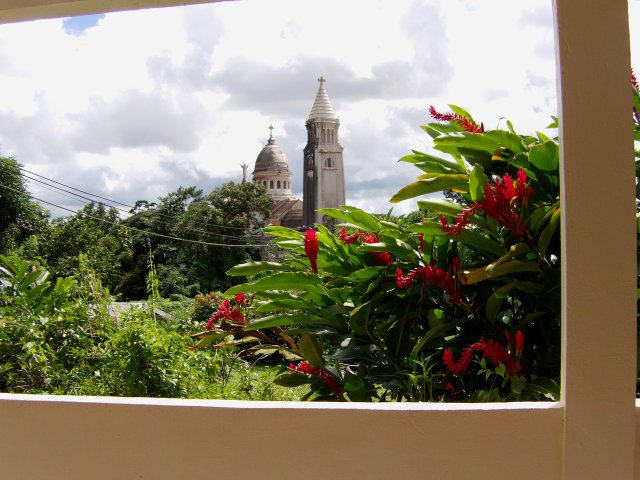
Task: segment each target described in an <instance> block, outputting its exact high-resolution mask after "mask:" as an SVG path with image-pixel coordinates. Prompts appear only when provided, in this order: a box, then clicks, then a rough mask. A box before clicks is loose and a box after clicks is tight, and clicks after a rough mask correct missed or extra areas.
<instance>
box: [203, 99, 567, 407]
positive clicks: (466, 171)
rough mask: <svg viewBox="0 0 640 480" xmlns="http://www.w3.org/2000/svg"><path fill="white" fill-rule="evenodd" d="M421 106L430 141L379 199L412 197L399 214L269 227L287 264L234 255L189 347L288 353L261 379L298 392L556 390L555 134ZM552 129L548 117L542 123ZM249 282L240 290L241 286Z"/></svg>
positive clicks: (537, 393)
mask: <svg viewBox="0 0 640 480" xmlns="http://www.w3.org/2000/svg"><path fill="white" fill-rule="evenodd" d="M450 107H451V109H452V110H453V111H452V112H451V113H445V114H442V113H438V112H437V111H436V110H435V108H433V107H432V108H431V110H430V113H431V115H432V117H433V118H434V119H435V120H436V122H434V123H431V124H429V125H427V126H424V127H422V128H423V130H424V131H425V132H426V133H427V134H428V135H429V136H430V137H431V138H432V141H433V148H434V149H435V150H436V151H439V152H441V153H445V154H447V155H448V156H449V158H443V157H442V156H438V155H436V154H432V153H425V152H419V151H414V152H413V153H411V154H410V155H407V156H405V157H403V158H402V159H401V160H400V161H402V162H407V163H411V164H413V165H415V166H416V167H417V168H418V169H420V170H421V171H422V174H421V175H420V176H419V177H418V180H417V181H416V182H414V183H411V184H410V185H407V186H406V187H404V188H403V189H401V190H400V191H399V192H398V193H397V194H396V195H395V196H394V197H393V198H392V202H399V201H402V200H406V199H410V198H414V197H418V196H422V195H426V194H431V193H436V192H453V195H449V196H450V197H452V198H453V200H451V199H430V198H423V199H421V200H419V201H418V206H419V207H420V209H421V210H422V211H423V213H424V220H423V221H420V222H417V223H413V224H409V225H407V224H406V223H404V222H401V223H396V222H394V221H391V218H378V217H376V216H374V215H371V214H369V213H367V212H365V211H363V210H360V209H358V208H353V207H348V206H346V207H342V208H339V209H324V210H322V213H323V214H325V215H328V216H331V217H333V218H335V219H336V220H337V221H338V222H342V224H341V225H338V227H339V230H336V231H330V230H328V229H327V228H325V227H324V226H322V225H315V228H314V229H309V230H307V231H306V232H305V233H301V232H297V231H294V230H291V229H288V228H284V227H279V226H277V227H268V228H266V229H265V233H267V234H268V235H271V236H272V237H273V238H274V242H275V243H277V245H278V246H279V247H280V248H281V249H282V250H284V251H285V252H288V256H287V257H286V261H283V262H281V263H275V262H264V261H262V262H248V263H244V264H240V265H237V266H236V267H234V268H232V269H231V270H230V271H229V272H228V273H229V274H230V275H232V276H246V277H248V281H246V282H245V283H244V284H241V285H238V286H235V287H232V288H231V289H229V290H228V291H227V292H226V293H227V294H228V295H233V294H235V295H236V298H235V299H233V300H232V299H227V300H226V301H224V302H222V303H221V304H220V307H219V309H218V311H217V312H215V313H214V314H213V315H212V316H211V318H210V320H209V322H208V324H207V328H206V330H205V331H203V332H201V333H199V334H197V335H195V336H194V337H195V338H196V346H195V348H203V347H204V346H206V345H210V344H212V343H214V344H216V345H217V347H218V348H224V347H229V346H238V345H241V346H243V347H244V348H243V350H242V351H241V355H249V354H252V355H259V356H263V355H267V354H271V353H274V352H278V353H279V354H280V355H282V357H284V358H285V359H286V361H287V362H289V365H288V367H287V366H283V368H282V371H281V374H280V375H279V376H278V377H277V378H276V379H275V382H276V383H278V384H280V385H285V386H298V385H307V386H308V392H307V394H306V395H305V396H304V398H305V399H314V400H332V399H333V400H351V401H388V400H397V401H402V400H414V401H453V400H456V401H459V400H471V401H495V400H525V399H527V400H537V399H543V398H551V399H556V398H557V397H558V390H559V388H558V380H559V371H560V368H559V359H560V232H559V228H558V226H559V221H560V201H559V178H558V175H559V173H558V169H559V147H558V143H557V140H556V139H554V138H550V137H548V136H547V135H545V134H543V133H542V132H537V133H536V135H535V136H533V135H519V134H517V133H516V132H515V130H514V129H513V126H512V125H511V123H510V122H507V123H506V125H507V130H491V131H485V129H484V126H483V125H482V124H477V123H476V122H475V121H474V120H473V118H472V117H471V115H470V114H469V113H468V112H466V111H465V110H464V109H462V108H460V107H457V106H454V105H451V106H450ZM551 126H554V125H551ZM249 295H250V297H249Z"/></svg>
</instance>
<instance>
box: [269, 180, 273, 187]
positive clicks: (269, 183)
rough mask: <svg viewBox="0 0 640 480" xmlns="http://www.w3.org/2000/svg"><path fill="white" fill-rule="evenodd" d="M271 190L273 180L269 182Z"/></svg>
mask: <svg viewBox="0 0 640 480" xmlns="http://www.w3.org/2000/svg"><path fill="white" fill-rule="evenodd" d="M269 188H273V180H270V181H269Z"/></svg>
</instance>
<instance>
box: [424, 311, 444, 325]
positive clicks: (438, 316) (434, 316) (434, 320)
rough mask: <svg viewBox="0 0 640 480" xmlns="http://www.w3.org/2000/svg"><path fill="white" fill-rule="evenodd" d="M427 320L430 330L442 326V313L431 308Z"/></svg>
mask: <svg viewBox="0 0 640 480" xmlns="http://www.w3.org/2000/svg"><path fill="white" fill-rule="evenodd" d="M427 320H428V321H429V327H430V328H436V327H439V326H442V325H443V324H444V323H445V322H444V312H443V311H442V310H440V309H439V308H432V309H430V310H429V312H428V313H427Z"/></svg>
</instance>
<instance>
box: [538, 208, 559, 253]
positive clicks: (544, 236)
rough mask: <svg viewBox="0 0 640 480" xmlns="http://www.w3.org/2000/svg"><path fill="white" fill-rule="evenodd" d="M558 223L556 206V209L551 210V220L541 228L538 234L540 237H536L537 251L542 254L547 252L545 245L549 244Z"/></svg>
mask: <svg viewBox="0 0 640 480" xmlns="http://www.w3.org/2000/svg"><path fill="white" fill-rule="evenodd" d="M559 223H560V206H559V205H558V206H557V207H556V210H555V211H554V212H553V215H552V216H551V220H549V224H548V225H547V226H546V227H545V228H544V230H542V233H541V234H540V238H539V239H538V251H539V252H540V253H541V254H542V255H544V254H545V253H546V252H547V247H548V246H549V242H551V238H552V237H553V234H554V232H555V231H556V228H557V227H558V224H559Z"/></svg>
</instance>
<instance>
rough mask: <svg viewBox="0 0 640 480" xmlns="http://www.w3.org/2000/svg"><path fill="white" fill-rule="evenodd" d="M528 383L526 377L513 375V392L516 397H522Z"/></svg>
mask: <svg viewBox="0 0 640 480" xmlns="http://www.w3.org/2000/svg"><path fill="white" fill-rule="evenodd" d="M526 384H527V379H526V378H525V377H511V393H512V394H513V395H515V396H516V397H520V394H521V393H522V390H523V389H524V387H525V385H526Z"/></svg>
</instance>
